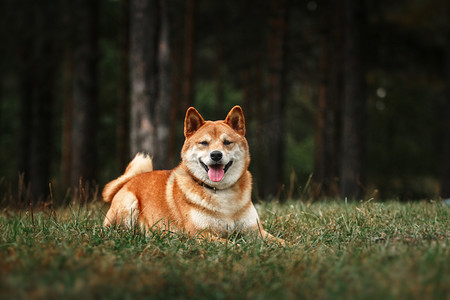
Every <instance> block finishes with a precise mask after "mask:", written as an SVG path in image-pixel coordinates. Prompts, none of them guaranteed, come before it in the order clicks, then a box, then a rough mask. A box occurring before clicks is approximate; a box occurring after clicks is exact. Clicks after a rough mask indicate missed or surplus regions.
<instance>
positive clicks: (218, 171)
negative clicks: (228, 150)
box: [199, 159, 233, 182]
mask: <svg viewBox="0 0 450 300" xmlns="http://www.w3.org/2000/svg"><path fill="white" fill-rule="evenodd" d="M199 161H200V164H201V165H202V167H203V168H204V169H205V171H206V172H207V173H208V177H209V179H211V181H214V182H219V181H221V180H222V178H223V176H224V175H225V173H226V172H227V171H228V169H229V168H230V166H231V165H232V164H233V161H230V162H229V163H227V164H226V165H225V166H224V165H221V164H216V165H210V166H207V165H206V164H205V163H204V162H202V160H201V159H199Z"/></svg>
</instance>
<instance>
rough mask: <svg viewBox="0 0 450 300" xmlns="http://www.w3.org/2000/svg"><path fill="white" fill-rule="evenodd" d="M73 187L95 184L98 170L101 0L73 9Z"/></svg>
mask: <svg viewBox="0 0 450 300" xmlns="http://www.w3.org/2000/svg"><path fill="white" fill-rule="evenodd" d="M74 13H75V19H74V21H75V24H77V25H76V28H77V30H76V32H75V38H76V43H75V45H76V47H75V49H74V74H73V77H74V78H73V80H74V83H73V115H72V163H71V172H72V174H71V180H70V181H71V186H72V187H75V188H76V187H78V186H79V184H80V180H81V181H82V182H85V183H88V184H89V183H92V182H93V181H94V180H95V179H96V170H97V143H96V142H97V128H98V123H97V119H98V103H97V102H98V100H97V97H98V78H97V77H98V76H97V64H98V55H99V54H98V17H99V16H98V15H99V1H98V0H94V1H91V0H83V1H78V2H77V5H76V7H75V10H74Z"/></svg>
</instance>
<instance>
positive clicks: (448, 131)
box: [441, 3, 450, 199]
mask: <svg viewBox="0 0 450 300" xmlns="http://www.w3.org/2000/svg"><path fill="white" fill-rule="evenodd" d="M446 9H447V12H446V13H447V32H446V35H447V36H446V38H447V40H446V45H445V50H446V52H445V53H446V57H445V59H446V63H445V75H446V93H447V95H446V103H445V107H444V110H445V112H444V121H443V132H444V141H443V153H442V182H441V197H442V198H444V199H447V198H450V21H449V18H450V4H448V3H447V5H446Z"/></svg>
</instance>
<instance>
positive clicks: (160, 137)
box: [155, 0, 172, 169]
mask: <svg viewBox="0 0 450 300" xmlns="http://www.w3.org/2000/svg"><path fill="white" fill-rule="evenodd" d="M159 11H160V22H161V23H160V25H159V26H158V28H159V29H160V33H159V41H158V45H159V46H158V73H159V74H158V75H159V86H158V88H159V89H158V100H157V102H158V103H157V105H156V110H155V121H156V128H157V132H156V133H157V142H156V143H157V149H158V150H157V151H158V153H157V155H158V156H157V158H156V159H157V161H159V162H160V163H159V164H156V166H157V167H159V168H162V169H167V168H169V167H171V164H170V162H169V155H168V145H169V132H170V124H169V119H170V104H171V79H172V77H171V63H170V43H169V20H168V12H167V3H166V1H165V0H159Z"/></svg>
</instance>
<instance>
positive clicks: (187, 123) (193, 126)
mask: <svg viewBox="0 0 450 300" xmlns="http://www.w3.org/2000/svg"><path fill="white" fill-rule="evenodd" d="M203 124H205V120H203V118H202V116H201V115H200V114H199V113H198V111H197V110H196V109H195V108H193V107H189V109H188V110H187V112H186V118H185V119H184V136H185V137H186V138H188V137H190V136H191V135H193V134H194V133H195V132H196V131H197V130H198V129H199V128H200V127H202V126H203Z"/></svg>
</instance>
